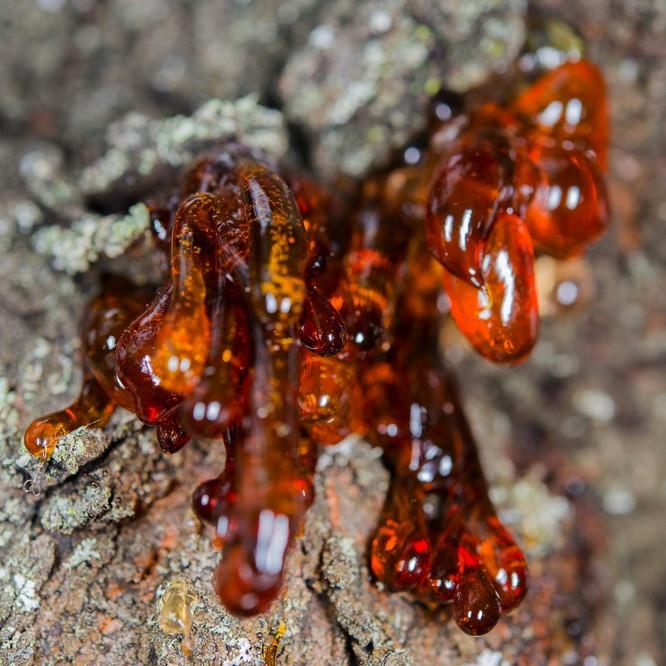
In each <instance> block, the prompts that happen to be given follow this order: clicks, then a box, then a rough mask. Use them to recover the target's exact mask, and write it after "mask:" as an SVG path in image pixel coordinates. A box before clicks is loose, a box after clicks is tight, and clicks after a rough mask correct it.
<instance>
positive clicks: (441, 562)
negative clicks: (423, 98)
mask: <svg viewBox="0 0 666 666" xmlns="http://www.w3.org/2000/svg"><path fill="white" fill-rule="evenodd" d="M445 115H447V117H446V118H445V119H443V120H436V121H435V122H434V123H432V126H431V129H430V134H429V137H428V141H427V145H426V146H425V147H424V148H423V149H422V150H421V151H420V153H419V155H420V159H419V160H413V159H412V160H410V161H409V163H408V164H403V165H397V166H395V167H394V168H392V169H390V170H387V171H386V172H384V173H380V174H376V175H375V176H373V177H372V178H370V179H368V180H367V181H365V182H363V183H361V184H359V187H358V190H357V192H356V194H355V195H353V196H351V197H347V198H348V199H349V201H346V202H345V201H342V202H341V201H340V200H339V197H338V198H335V197H333V196H332V195H331V194H330V193H328V192H327V191H326V190H325V189H324V188H322V187H321V186H319V185H317V184H316V183H315V182H313V181H311V180H309V179H306V178H304V177H301V176H298V175H294V174H293V173H291V172H288V173H278V170H277V168H276V167H275V165H272V164H270V163H269V161H268V160H267V159H265V158H264V157H262V156H260V155H257V154H253V153H251V152H250V151H248V150H246V149H244V148H243V147H242V146H237V145H229V146H226V147H224V148H222V149H220V151H219V152H218V153H216V154H213V155H208V156H205V157H203V158H202V159H201V160H200V161H198V162H197V163H196V164H195V165H193V167H192V168H191V169H190V170H189V171H188V172H187V173H186V174H185V175H184V177H183V179H182V183H181V186H180V189H179V191H178V192H177V194H176V195H174V193H173V192H172V191H166V192H162V193H161V196H160V194H157V195H156V196H155V197H154V199H152V200H151V201H150V204H149V207H150V210H151V216H152V219H153V221H154V229H155V232H156V233H155V240H156V246H157V248H158V251H159V252H161V253H162V255H163V258H164V265H165V267H166V270H165V275H164V280H163V284H162V285H160V286H157V287H155V288H153V289H149V288H145V287H137V286H134V285H133V284H131V283H129V282H127V281H125V280H123V279H121V278H108V279H105V280H104V281H103V284H102V289H101V293H100V295H99V296H97V297H96V298H95V299H93V301H92V302H91V304H90V306H89V308H88V309H87V311H86V315H85V317H84V320H83V324H82V329H83V330H82V338H83V365H84V372H83V377H84V379H83V388H82V390H81V393H80V396H79V397H78V398H77V400H76V401H75V402H74V403H73V404H72V405H70V406H69V407H67V408H66V409H64V410H62V411H59V412H56V413H54V414H50V415H48V416H46V417H43V418H40V419H38V420H36V421H34V422H33V423H32V424H31V425H30V426H29V428H28V429H27V431H26V434H25V444H26V447H27V448H28V450H29V451H30V452H31V453H32V454H33V455H35V456H37V457H39V458H41V459H43V460H44V461H46V460H48V458H49V456H50V455H51V453H52V452H53V450H54V448H55V447H56V446H57V445H58V440H59V439H60V438H61V437H62V436H63V435H65V434H67V433H69V432H71V431H73V430H75V429H76V428H79V427H81V426H86V425H96V426H98V427H101V426H103V425H104V423H105V422H106V420H107V419H108V417H109V416H110V414H111V412H112V411H113V409H114V408H115V407H117V406H120V407H123V408H125V409H129V410H131V411H133V412H134V413H135V414H136V415H137V416H138V417H139V418H140V419H141V420H142V421H143V422H144V423H146V424H147V425H151V426H155V427H156V432H157V440H158V442H159V445H160V446H161V448H162V449H163V451H164V452H166V453H174V452H176V451H178V450H180V449H181V448H182V447H183V446H185V445H186V444H187V442H188V441H189V440H190V438H192V437H199V438H202V439H204V440H206V441H211V440H215V439H217V440H219V441H220V442H221V443H223V446H224V447H225V449H226V453H227V455H226V464H225V467H224V469H223V470H215V472H214V473H211V478H210V480H208V481H206V482H204V483H202V484H201V485H200V486H199V487H198V488H196V489H195V490H194V495H193V500H192V505H193V509H194V511H195V513H196V514H197V515H198V516H199V518H200V519H201V520H202V521H203V522H204V523H208V524H210V525H211V527H212V530H213V532H214V537H213V541H214V543H215V544H216V546H217V547H220V548H221V560H220V563H219V565H218V567H217V569H216V571H215V574H214V585H215V589H216V590H217V593H218V595H219V597H220V599H221V601H222V602H223V603H224V605H225V606H226V607H227V608H228V609H229V610H230V611H231V612H233V613H236V614H238V615H253V614H256V613H260V612H262V611H265V610H266V609H267V608H268V607H269V606H270V604H271V603H272V601H273V600H274V599H275V598H276V596H277V595H278V594H279V592H280V589H281V586H282V579H283V575H284V566H285V558H286V556H287V553H288V551H289V548H290V545H291V544H292V543H293V541H294V539H295V538H296V536H297V535H298V534H299V531H300V530H301V528H302V522H303V519H304V516H305V513H306V511H307V509H308V507H309V506H310V505H311V504H312V501H313V499H314V469H315V463H316V458H317V452H318V449H319V447H321V446H326V445H330V444H335V443H337V442H339V441H341V440H342V439H343V438H344V437H346V436H347V435H349V434H351V433H357V434H360V435H363V436H364V437H365V438H366V439H368V440H369V441H370V442H371V443H373V444H375V445H377V446H380V447H382V449H383V451H384V460H385V462H386V465H387V466H388V468H389V470H390V472H391V483H390V489H389V493H388V496H387V498H386V503H385V506H384V510H383V513H382V517H381V521H380V525H379V526H378V528H377V530H376V532H375V533H374V534H373V535H372V536H371V539H370V543H369V566H370V570H371V573H372V576H373V577H374V578H375V579H376V580H378V581H381V582H382V583H383V586H384V588H385V589H388V590H395V591H398V590H400V591H408V592H410V593H411V594H413V595H414V597H415V598H416V599H418V600H421V601H422V602H423V603H425V604H427V605H429V606H439V605H445V604H446V605H449V604H450V606H451V609H452V616H453V618H454V619H455V621H456V622H457V624H458V625H459V626H460V627H461V629H463V631H465V632H467V633H469V634H474V635H479V634H483V633H485V632H487V631H489V630H490V629H491V628H492V627H493V626H494V625H495V624H496V623H497V621H498V620H499V618H500V616H501V615H502V614H503V613H506V612H509V611H511V610H513V609H514V608H516V606H517V605H518V604H519V603H520V602H521V600H522V599H523V598H524V596H525V594H526V591H527V565H526V562H525V557H524V555H523V553H522V552H521V550H520V548H519V547H518V545H517V544H516V542H515V541H514V539H513V537H512V536H511V535H510V534H509V532H508V531H507V530H506V529H505V527H504V526H503V525H502V524H501V522H500V520H499V519H498V517H497V514H496V512H495V509H494V507H493V505H492V503H491V501H490V499H489V496H488V488H487V485H486V481H485V478H484V475H483V470H482V468H481V465H480V462H479V458H478V455H477V450H476V445H475V442H474V439H473V436H472V432H471V429H470V426H469V424H468V422H467V419H466V417H465V414H464V411H463V407H462V404H461V400H460V397H459V395H458V391H457V388H456V382H455V380H454V378H453V377H452V375H451V371H450V370H449V369H447V367H446V366H445V364H444V363H443V360H442V353H441V352H442V350H441V349H440V343H439V340H440V336H439V331H440V329H441V326H442V322H443V320H444V319H445V318H446V317H449V316H451V317H453V319H454V320H455V322H456V324H457V326H458V328H459V329H460V331H461V332H462V334H463V335H464V336H466V338H467V339H468V340H469V342H470V343H471V345H472V346H473V347H474V348H475V349H476V350H477V351H478V352H479V353H480V354H482V355H483V356H484V357H486V358H488V359H490V360H492V361H495V362H498V363H514V362H517V361H520V360H521V359H524V358H525V357H526V356H527V355H528V354H529V353H530V350H531V349H532V347H533V345H534V343H535V341H536V338H537V334H538V326H539V314H538V303H537V296H536V287H535V282H534V281H535V277H534V256H535V253H539V252H541V253H548V254H552V255H554V256H556V257H566V256H570V255H573V254H577V253H579V252H581V251H582V250H583V249H584V247H585V246H586V245H587V244H588V243H590V242H591V241H593V240H594V239H596V238H597V237H598V236H599V235H600V234H601V233H602V232H603V230H604V229H605V227H606V224H607V219H608V205H607V202H606V194H605V190H604V184H603V178H602V175H601V172H602V170H603V169H604V167H605V161H606V153H607V138H608V118H607V112H606V101H605V93H604V84H603V79H602V77H601V74H600V73H599V71H598V69H597V68H596V67H595V66H594V65H592V64H590V63H588V62H577V63H566V64H564V65H562V66H560V67H559V68H557V69H555V70H553V71H551V72H547V73H546V74H545V75H544V76H543V77H542V78H541V79H540V80H538V81H536V82H535V83H534V84H533V85H531V87H529V88H527V89H525V90H523V91H522V92H520V93H519V94H517V95H516V96H515V97H514V99H513V101H511V102H509V103H508V104H505V105H497V104H495V103H488V104H484V105H482V106H480V107H477V108H473V109H471V110H468V111H466V112H464V113H460V114H457V115H453V117H450V114H445ZM415 162H416V163H415ZM167 189H168V188H167ZM447 296H448V303H449V305H448V306H446V305H445V304H446V301H447V298H446V297H447Z"/></svg>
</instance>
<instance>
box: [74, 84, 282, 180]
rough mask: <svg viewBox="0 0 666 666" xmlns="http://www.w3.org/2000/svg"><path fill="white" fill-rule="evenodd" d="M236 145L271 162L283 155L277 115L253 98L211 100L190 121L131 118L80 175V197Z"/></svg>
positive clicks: (115, 130)
mask: <svg viewBox="0 0 666 666" xmlns="http://www.w3.org/2000/svg"><path fill="white" fill-rule="evenodd" d="M230 140H235V141H238V142H240V143H243V144H245V145H247V146H249V147H251V148H257V149H259V150H261V151H263V152H265V153H268V154H269V155H272V156H274V157H276V158H280V157H283V156H284V155H285V153H286V151H287V138H286V133H285V127H284V121H283V119H282V114H281V113H279V112H278V111H275V110H272V109H268V108H266V107H263V106H260V105H259V104H258V103H257V98H256V96H255V95H248V96H246V97H242V98H241V99H238V100H236V101H224V100H219V99H211V100H209V101H208V102H206V103H205V104H203V105H202V106H201V107H199V108H198V109H197V110H196V111H195V112H194V113H193V114H192V115H191V116H180V115H179V116H173V117H171V118H166V119H152V118H148V117H146V116H144V115H142V114H140V113H131V114H129V115H127V116H125V118H123V119H122V120H120V121H118V122H116V123H114V124H113V125H112V126H111V127H110V129H109V132H108V134H107V142H108V144H109V149H108V151H107V152H106V154H105V155H104V156H103V157H101V158H100V159H99V160H98V161H97V162H95V163H94V164H93V165H91V166H90V167H87V168H86V169H84V170H83V173H82V174H81V188H82V190H83V192H86V193H92V192H102V191H104V190H106V189H108V188H109V187H110V186H111V185H112V184H113V183H115V182H116V181H118V180H120V179H121V178H122V177H123V176H127V175H129V174H138V175H139V177H144V178H145V177H148V176H150V174H151V173H153V171H154V170H155V169H156V168H157V167H159V166H164V165H169V166H171V167H181V166H183V165H185V164H188V163H189V162H191V161H192V159H193V158H194V157H195V156H196V155H198V154H200V153H201V152H203V151H205V150H206V149H207V148H209V147H210V146H212V145H214V144H217V143H221V142H224V141H230Z"/></svg>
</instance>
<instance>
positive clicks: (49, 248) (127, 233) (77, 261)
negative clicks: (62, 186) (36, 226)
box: [32, 203, 150, 274]
mask: <svg viewBox="0 0 666 666" xmlns="http://www.w3.org/2000/svg"><path fill="white" fill-rule="evenodd" d="M149 225H150V217H149V212H148V208H147V207H146V206H145V205H144V204H142V203H137V204H135V205H134V206H132V207H131V208H130V209H129V211H128V213H127V215H105V216H100V215H95V214H92V213H88V214H86V215H85V216H84V217H82V218H80V219H78V220H75V221H74V222H72V223H71V225H70V226H68V227H62V226H60V225H52V226H48V227H43V228H42V229H40V230H39V231H38V232H37V233H36V234H35V235H34V236H33V237H32V242H33V246H34V248H35V251H36V252H38V253H39V254H41V255H44V256H46V257H49V258H50V259H51V260H52V265H53V267H54V268H55V269H56V270H60V271H65V272H67V273H71V274H75V273H84V272H85V271H87V270H88V269H89V268H90V266H91V265H92V264H94V263H95V262H97V261H98V259H100V257H105V258H107V259H114V258H116V257H119V256H121V255H122V254H123V253H124V252H125V251H126V250H127V249H128V248H129V247H130V246H131V245H132V244H133V243H135V242H136V241H138V240H139V239H140V238H141V237H142V236H143V235H144V234H145V233H146V232H147V231H148V229H149Z"/></svg>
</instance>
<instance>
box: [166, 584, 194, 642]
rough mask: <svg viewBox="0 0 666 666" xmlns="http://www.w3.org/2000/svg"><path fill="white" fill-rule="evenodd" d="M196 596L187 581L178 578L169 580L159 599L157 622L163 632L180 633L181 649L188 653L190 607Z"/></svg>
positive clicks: (190, 623)
mask: <svg viewBox="0 0 666 666" xmlns="http://www.w3.org/2000/svg"><path fill="white" fill-rule="evenodd" d="M196 601H197V597H196V595H195V594H194V592H192V590H191V588H190V586H189V583H188V582H187V581H185V580H182V579H180V578H176V579H174V580H171V581H169V583H168V584H167V586H166V589H165V590H164V594H163V595H162V598H161V599H160V600H159V607H158V619H157V621H158V623H159V625H160V629H161V630H162V631H163V632H164V633H165V634H182V636H183V643H182V650H183V653H184V654H186V655H187V654H189V652H190V650H189V645H188V639H189V636H190V631H191V629H192V607H193V606H194V604H195V603H196Z"/></svg>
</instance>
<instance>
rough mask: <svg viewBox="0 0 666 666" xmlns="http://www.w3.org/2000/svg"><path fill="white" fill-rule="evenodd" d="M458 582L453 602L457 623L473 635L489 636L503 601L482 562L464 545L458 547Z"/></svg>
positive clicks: (497, 618) (497, 619)
mask: <svg viewBox="0 0 666 666" xmlns="http://www.w3.org/2000/svg"><path fill="white" fill-rule="evenodd" d="M458 566H459V573H460V578H459V583H458V590H457V592H456V596H455V599H454V601H453V618H454V619H455V621H456V624H457V625H458V626H459V627H460V628H461V629H462V630H463V631H464V632H465V633H466V634H470V635H471V636H482V635H483V634H487V633H488V632H489V631H490V630H491V629H492V628H493V627H494V626H495V625H496V624H497V623H498V622H499V619H500V617H501V615H502V607H501V605H500V600H499V597H498V595H497V592H496V591H495V588H494V586H493V584H492V582H491V581H490V580H489V579H488V577H487V576H486V574H485V573H484V572H483V569H482V568H481V567H480V566H479V562H478V560H477V559H476V557H474V556H473V555H472V554H471V552H470V551H469V550H468V549H467V548H466V547H464V546H460V547H459V548H458Z"/></svg>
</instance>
